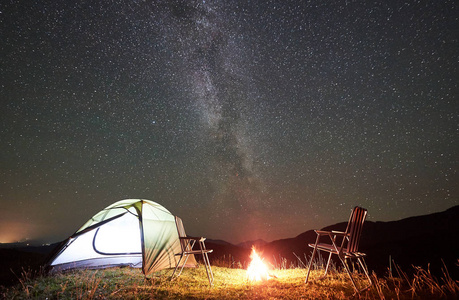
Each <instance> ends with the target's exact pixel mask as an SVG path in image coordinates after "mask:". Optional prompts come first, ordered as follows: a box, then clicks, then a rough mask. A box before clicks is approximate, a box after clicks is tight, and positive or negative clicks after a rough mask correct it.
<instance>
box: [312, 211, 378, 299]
mask: <svg viewBox="0 0 459 300" xmlns="http://www.w3.org/2000/svg"><path fill="white" fill-rule="evenodd" d="M366 216H367V210H366V209H364V208H361V207H358V206H356V207H354V209H353V210H352V213H351V216H350V218H349V223H348V224H347V228H346V231H345V232H340V231H323V230H315V232H316V233H317V239H316V243H315V244H309V247H312V248H314V250H313V252H312V256H311V260H310V261H309V268H308V274H307V275H306V280H305V283H307V282H308V278H309V272H310V271H311V267H312V261H313V260H314V256H315V254H316V252H317V250H320V251H326V252H329V253H330V254H329V256H328V261H327V266H326V268H325V274H324V275H323V276H322V277H321V278H324V277H325V276H326V275H327V272H328V267H329V266H330V260H331V256H332V254H336V255H338V257H339V260H340V261H341V263H342V264H343V266H344V268H345V269H346V271H347V273H348V274H349V277H350V279H351V281H352V285H353V286H354V289H355V290H356V292H361V291H363V290H365V289H367V288H369V287H370V286H371V285H372V284H373V283H372V281H371V278H370V276H369V274H368V269H367V266H366V264H365V260H364V256H365V255H366V254H365V253H362V252H358V247H359V242H360V235H361V233H362V228H363V223H364V222H365V218H366ZM322 236H328V237H329V238H330V241H331V244H323V243H319V239H320V237H322ZM340 238H342V241H341V243H340V242H339V239H340ZM348 258H349V259H357V261H358V263H359V264H360V266H361V267H362V269H363V271H364V272H365V275H366V277H367V278H368V281H369V282H370V284H369V285H368V286H367V287H365V288H363V289H362V290H359V289H358V288H357V286H356V284H355V281H354V279H353V278H352V275H351V271H350V269H349V266H348V264H347V259H348Z"/></svg>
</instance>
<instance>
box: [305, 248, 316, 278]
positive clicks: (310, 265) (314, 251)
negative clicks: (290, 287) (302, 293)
mask: <svg viewBox="0 0 459 300" xmlns="http://www.w3.org/2000/svg"><path fill="white" fill-rule="evenodd" d="M316 246H317V243H316ZM316 252H317V247H314V250H313V251H312V255H311V260H310V261H309V267H308V274H306V280H305V281H304V283H308V279H309V273H310V272H311V267H312V261H313V260H314V256H315V255H316Z"/></svg>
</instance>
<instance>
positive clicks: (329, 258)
mask: <svg viewBox="0 0 459 300" xmlns="http://www.w3.org/2000/svg"><path fill="white" fill-rule="evenodd" d="M332 254H333V253H332V252H330V254H329V255H328V260H327V266H326V267H325V273H324V275H323V276H322V278H324V277H325V276H326V275H327V273H328V267H329V266H330V261H331V257H332Z"/></svg>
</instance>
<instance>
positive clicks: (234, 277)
mask: <svg viewBox="0 0 459 300" xmlns="http://www.w3.org/2000/svg"><path fill="white" fill-rule="evenodd" d="M212 269H213V272H214V276H215V282H214V286H213V287H209V282H208V281H207V276H206V271H205V269H204V267H203V266H200V267H199V268H196V269H185V270H184V271H183V273H182V275H181V276H180V277H179V278H178V279H176V280H174V281H170V280H169V278H170V275H171V273H172V271H171V270H163V271H161V272H158V273H156V274H154V276H152V277H151V278H150V279H149V280H145V278H144V276H143V275H142V273H141V271H140V270H139V269H131V268H111V269H105V270H78V271H73V272H69V273H64V274H56V275H50V276H38V277H35V278H33V279H32V278H30V275H29V274H28V272H24V273H23V274H22V279H21V280H20V284H18V285H16V286H13V287H9V288H3V289H2V290H0V298H4V299H354V298H356V299H457V298H458V297H459V286H458V284H459V282H458V281H454V280H452V279H451V278H448V276H447V274H445V278H444V279H442V280H437V279H435V278H433V277H432V276H430V275H429V273H428V272H427V271H424V270H421V269H419V270H418V272H417V274H415V275H414V277H412V278H408V277H407V276H406V275H405V274H404V273H403V272H401V271H399V272H398V277H392V276H389V277H386V278H378V277H376V276H375V275H373V281H374V283H375V284H374V285H373V287H372V288H371V289H369V290H367V291H365V292H362V293H361V294H357V295H355V294H354V290H353V288H352V285H351V282H350V281H349V278H348V276H347V274H346V273H343V272H338V271H336V270H334V271H333V272H332V273H331V274H330V275H328V276H327V277H326V278H325V279H323V280H317V279H318V278H319V276H320V275H321V272H322V271H321V270H317V271H313V272H312V275H311V278H310V279H312V282H311V283H308V284H305V283H304V280H305V275H306V270H305V269H300V268H294V269H274V270H271V271H270V274H271V275H273V278H272V279H270V280H268V281H265V282H259V283H251V282H249V281H248V280H247V278H246V271H245V270H243V269H231V268H224V267H216V266H213V267H212ZM356 275H357V274H356ZM358 282H359V284H360V285H364V284H366V282H365V281H364V280H363V277H362V278H359V279H358Z"/></svg>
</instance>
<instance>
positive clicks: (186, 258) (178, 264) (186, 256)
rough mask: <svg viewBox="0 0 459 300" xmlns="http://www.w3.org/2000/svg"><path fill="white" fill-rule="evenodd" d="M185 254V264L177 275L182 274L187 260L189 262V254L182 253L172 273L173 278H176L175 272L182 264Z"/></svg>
mask: <svg viewBox="0 0 459 300" xmlns="http://www.w3.org/2000/svg"><path fill="white" fill-rule="evenodd" d="M184 256H185V261H184V262H183V265H182V267H181V268H180V272H179V273H178V274H177V277H179V276H180V275H181V274H182V271H183V268H184V267H185V265H186V262H187V260H188V255H187V254H185V255H184V254H182V255H181V256H180V259H179V261H178V262H177V265H176V266H175V269H174V272H173V273H172V276H171V280H172V279H174V274H175V272H176V271H177V268H178V267H179V266H180V262H181V261H182V258H183V257H184Z"/></svg>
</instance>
